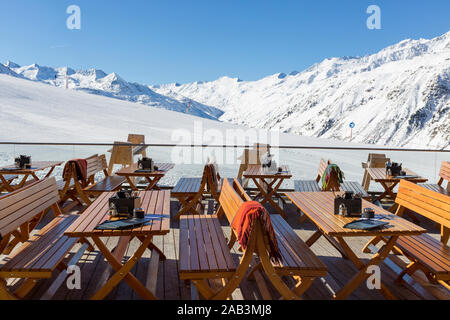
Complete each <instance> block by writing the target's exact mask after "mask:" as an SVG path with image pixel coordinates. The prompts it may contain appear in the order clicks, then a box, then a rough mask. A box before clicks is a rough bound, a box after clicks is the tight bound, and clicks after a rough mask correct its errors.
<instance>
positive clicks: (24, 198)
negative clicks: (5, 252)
mask: <svg viewBox="0 0 450 320" xmlns="http://www.w3.org/2000/svg"><path fill="white" fill-rule="evenodd" d="M59 200H60V198H59V193H58V187H57V186H56V180H55V177H51V178H48V179H45V180H41V181H37V182H35V183H32V184H30V185H28V186H26V187H24V188H21V189H19V190H17V191H14V192H12V193H10V194H8V195H6V196H5V197H2V198H0V237H1V238H3V237H5V236H6V235H8V234H9V233H11V232H13V231H15V230H17V228H19V227H20V226H21V225H22V224H24V223H26V222H27V221H30V220H31V219H32V218H34V217H35V216H37V215H38V214H40V213H41V212H42V211H44V210H46V209H48V208H49V207H51V206H53V205H57V203H58V201H59Z"/></svg>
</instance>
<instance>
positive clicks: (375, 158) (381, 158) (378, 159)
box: [361, 153, 391, 191]
mask: <svg viewBox="0 0 450 320" xmlns="http://www.w3.org/2000/svg"><path fill="white" fill-rule="evenodd" d="M386 162H391V159H390V158H387V157H386V155H385V154H380V153H369V157H368V159H367V162H362V163H361V166H362V168H363V169H364V176H363V181H362V186H363V188H364V190H366V191H369V187H370V181H371V177H370V175H369V173H368V172H367V171H366V168H384V167H386Z"/></svg>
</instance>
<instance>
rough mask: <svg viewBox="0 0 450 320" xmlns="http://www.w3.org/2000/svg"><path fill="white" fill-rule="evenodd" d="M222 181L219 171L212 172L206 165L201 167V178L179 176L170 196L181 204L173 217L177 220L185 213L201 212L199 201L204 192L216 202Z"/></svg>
mask: <svg viewBox="0 0 450 320" xmlns="http://www.w3.org/2000/svg"><path fill="white" fill-rule="evenodd" d="M225 179H227V178H225ZM223 181H224V179H222V178H221V177H220V175H219V173H218V172H216V173H214V172H212V170H211V167H210V166H208V165H206V166H205V168H204V169H203V175H202V177H201V178H181V179H180V180H179V181H178V183H177V184H176V186H175V187H174V188H173V189H172V196H174V197H175V198H177V199H178V201H179V202H180V204H181V209H180V211H179V212H178V214H177V215H176V216H175V219H176V220H178V219H179V218H180V216H182V215H183V214H186V213H191V214H196V213H201V210H202V209H203V206H202V204H201V201H202V200H203V199H204V196H205V195H206V194H210V195H211V197H212V198H213V199H214V200H216V201H217V203H218V202H219V197H220V191H221V188H222V183H223ZM239 181H240V179H239Z"/></svg>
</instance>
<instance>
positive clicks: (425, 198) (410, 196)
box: [395, 180, 450, 230]
mask: <svg viewBox="0 0 450 320" xmlns="http://www.w3.org/2000/svg"><path fill="white" fill-rule="evenodd" d="M395 202H396V203H397V204H398V205H399V208H398V210H404V209H405V208H406V209H409V210H412V211H414V212H416V213H417V214H420V215H422V216H424V217H426V218H428V219H430V220H433V221H435V222H437V223H439V224H440V225H442V226H443V228H446V229H447V230H448V229H449V228H450V197H449V196H446V195H444V194H441V193H438V192H435V191H431V190H429V189H427V188H424V187H421V186H420V185H417V184H414V183H412V182H409V181H405V180H402V181H400V186H399V189H398V194H397V198H396V199H395ZM397 212H401V211H397Z"/></svg>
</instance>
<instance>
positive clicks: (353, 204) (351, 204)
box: [334, 191, 362, 217]
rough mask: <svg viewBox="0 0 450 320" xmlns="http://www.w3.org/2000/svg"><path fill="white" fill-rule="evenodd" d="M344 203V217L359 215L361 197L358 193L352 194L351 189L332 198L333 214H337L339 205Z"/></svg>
mask: <svg viewBox="0 0 450 320" xmlns="http://www.w3.org/2000/svg"><path fill="white" fill-rule="evenodd" d="M341 205H344V206H345V208H346V211H345V216H346V217H361V212H362V198H361V195H360V194H356V195H355V194H354V193H353V192H351V191H348V192H345V194H344V196H343V197H342V196H337V197H336V198H335V199H334V214H335V215H339V214H340V213H339V211H340V210H339V209H340V206H341Z"/></svg>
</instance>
